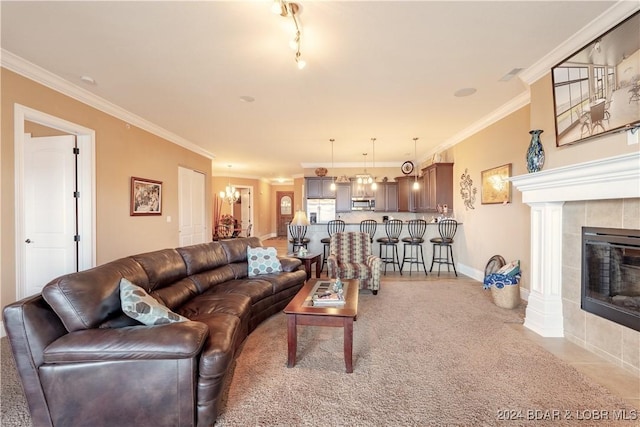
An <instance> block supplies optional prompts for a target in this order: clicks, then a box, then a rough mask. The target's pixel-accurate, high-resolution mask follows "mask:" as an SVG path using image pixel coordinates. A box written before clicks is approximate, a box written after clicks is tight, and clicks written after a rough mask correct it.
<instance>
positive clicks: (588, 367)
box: [263, 239, 640, 410]
mask: <svg viewBox="0 0 640 427" xmlns="http://www.w3.org/2000/svg"><path fill="white" fill-rule="evenodd" d="M263 244H264V245H265V246H272V247H276V248H277V250H278V254H280V255H284V254H286V253H287V251H288V249H290V247H289V246H288V242H287V241H286V240H285V239H268V240H265V241H264V242H263ZM323 274H326V270H325V272H324V273H323ZM440 278H441V279H448V280H473V279H469V278H467V277H466V276H463V275H459V276H458V278H456V277H455V276H454V275H453V273H445V272H443V273H441V276H440ZM385 279H393V280H407V281H410V280H425V276H423V275H417V274H416V273H415V272H414V273H413V274H412V276H409V275H407V274H403V275H402V276H401V275H400V274H399V273H397V272H395V273H394V272H390V271H389V272H387V275H386V276H384V277H383V280H385ZM426 280H438V278H437V277H436V275H429V276H427V278H426ZM474 282H475V281H474ZM512 326H513V328H515V329H516V330H518V331H520V332H521V333H522V336H523V338H525V339H528V340H530V341H532V342H534V343H536V344H538V345H540V346H541V347H543V348H544V349H546V350H547V351H549V352H550V353H552V354H554V355H555V356H556V357H558V358H560V359H561V360H563V361H564V362H566V363H568V364H569V365H571V366H573V367H574V368H575V369H576V370H578V371H579V372H581V373H582V374H584V375H585V376H587V377H589V378H590V379H592V380H593V381H595V382H596V383H598V384H600V385H601V386H603V387H605V388H606V389H608V390H609V391H611V393H613V394H615V395H616V396H618V397H620V398H622V399H623V400H625V401H626V402H628V403H629V404H630V405H632V406H634V407H635V408H636V409H638V410H640V375H635V374H634V373H633V372H630V371H628V370H626V369H624V368H622V367H619V366H617V365H615V364H613V363H611V362H609V361H607V360H605V359H603V358H601V357H600V356H598V355H596V354H594V353H592V352H590V351H588V350H586V349H584V348H582V347H580V346H579V345H577V344H574V343H572V342H570V341H569V340H567V339H565V338H545V337H541V336H540V335H538V334H536V333H535V332H533V331H531V330H529V329H527V328H525V327H524V326H523V325H521V324H513V325H512Z"/></svg>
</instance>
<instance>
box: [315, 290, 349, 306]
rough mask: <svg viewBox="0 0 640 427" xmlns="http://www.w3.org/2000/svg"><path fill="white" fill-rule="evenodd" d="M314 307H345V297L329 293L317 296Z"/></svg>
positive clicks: (340, 294)
mask: <svg viewBox="0 0 640 427" xmlns="http://www.w3.org/2000/svg"><path fill="white" fill-rule="evenodd" d="M312 302H313V305H314V307H332V306H340V305H344V303H345V301H344V296H343V294H342V293H337V292H332V291H327V292H324V293H321V294H316V295H314V296H313V299H312Z"/></svg>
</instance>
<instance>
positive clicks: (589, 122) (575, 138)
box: [551, 12, 640, 147]
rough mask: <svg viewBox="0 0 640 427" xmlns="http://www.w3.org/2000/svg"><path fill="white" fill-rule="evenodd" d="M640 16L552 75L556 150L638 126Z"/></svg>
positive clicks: (594, 41) (587, 49) (602, 36)
mask: <svg viewBox="0 0 640 427" xmlns="http://www.w3.org/2000/svg"><path fill="white" fill-rule="evenodd" d="M638 34H640V12H636V13H634V14H633V15H631V16H630V17H629V18H627V19H625V20H624V21H623V22H621V23H619V24H618V25H616V26H615V27H614V28H612V29H611V30H609V31H607V32H606V33H604V34H602V35H600V36H598V37H597V38H595V39H594V40H592V41H591V42H590V43H589V44H588V45H586V46H584V47H583V48H582V49H580V50H579V51H577V52H575V53H574V54H573V55H571V56H570V57H568V58H566V59H565V60H564V61H562V62H561V63H559V64H557V65H556V66H554V67H553V68H552V69H551V77H552V81H553V100H554V106H555V111H554V112H555V124H556V126H555V127H556V145H557V146H558V147H560V146H563V145H569V144H574V143H576V142H580V141H584V140H587V139H592V138H596V137H599V136H602V135H604V134H609V133H614V132H620V131H625V130H628V129H633V128H637V127H638V126H640V37H638Z"/></svg>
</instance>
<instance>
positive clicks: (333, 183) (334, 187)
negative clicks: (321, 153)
mask: <svg viewBox="0 0 640 427" xmlns="http://www.w3.org/2000/svg"><path fill="white" fill-rule="evenodd" d="M329 141H331V175H332V179H331V187H330V188H331V191H336V174H335V168H334V167H333V143H334V142H335V139H333V138H331V139H330V140H329Z"/></svg>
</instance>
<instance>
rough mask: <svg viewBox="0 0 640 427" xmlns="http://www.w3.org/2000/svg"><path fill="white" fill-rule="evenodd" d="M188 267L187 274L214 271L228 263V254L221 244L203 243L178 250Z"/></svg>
mask: <svg viewBox="0 0 640 427" xmlns="http://www.w3.org/2000/svg"><path fill="white" fill-rule="evenodd" d="M176 251H178V253H179V254H180V256H182V259H183V260H184V263H185V264H186V266H187V274H188V275H189V276H191V275H192V274H198V273H200V272H202V271H206V270H213V269H214V268H216V267H220V266H221V265H225V264H226V263H227V253H226V252H225V250H224V249H223V248H222V245H221V244H220V242H210V243H201V244H199V245H191V246H183V247H181V248H176Z"/></svg>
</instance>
